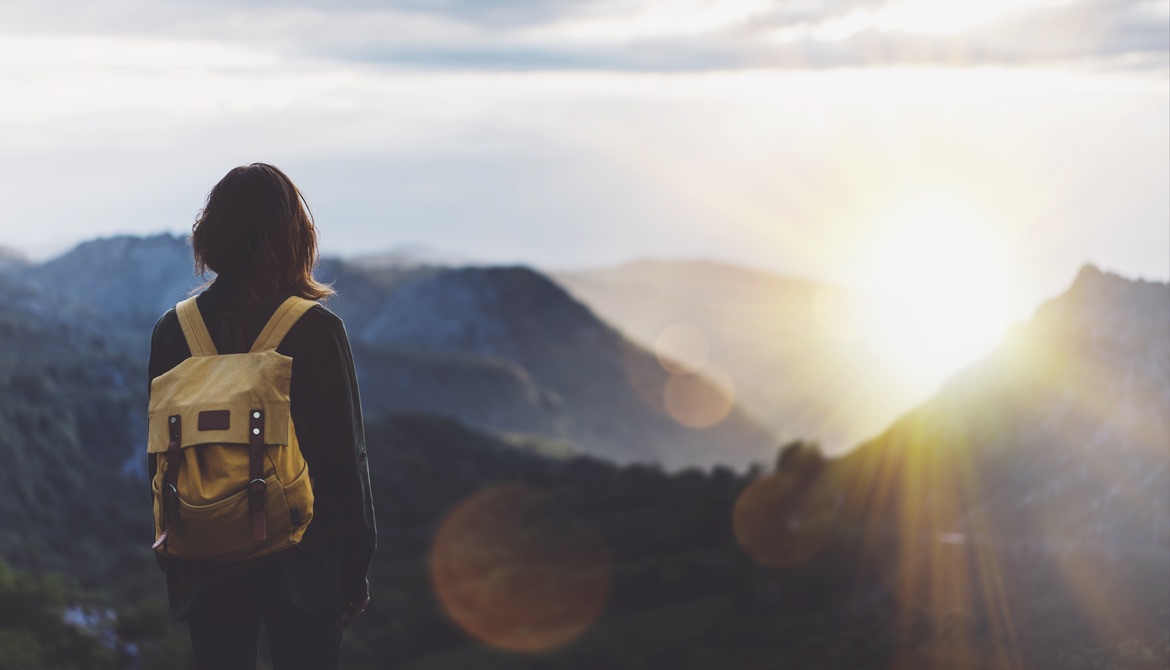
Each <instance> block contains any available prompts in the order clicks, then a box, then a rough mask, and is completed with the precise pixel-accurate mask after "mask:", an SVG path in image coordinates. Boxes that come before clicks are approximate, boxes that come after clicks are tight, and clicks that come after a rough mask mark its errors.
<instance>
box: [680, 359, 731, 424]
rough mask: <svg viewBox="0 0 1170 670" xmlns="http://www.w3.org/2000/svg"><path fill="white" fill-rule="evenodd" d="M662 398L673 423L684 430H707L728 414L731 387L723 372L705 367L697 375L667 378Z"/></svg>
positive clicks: (710, 365) (708, 366) (725, 373)
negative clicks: (676, 423)
mask: <svg viewBox="0 0 1170 670" xmlns="http://www.w3.org/2000/svg"><path fill="white" fill-rule="evenodd" d="M662 397H663V401H664V403H665V404H666V411H667V412H669V413H670V416H671V417H672V418H673V419H674V420H675V421H677V422H679V423H681V424H682V425H684V426H687V427H688V428H710V427H711V426H714V425H716V424H718V423H719V422H721V421H723V420H724V419H725V418H727V415H728V414H730V413H731V408H732V407H733V406H734V405H735V385H734V383H733V382H732V380H731V375H730V374H729V373H728V372H727V371H726V370H724V369H723V368H721V367H719V366H718V365H715V364H712V363H708V364H707V366H706V367H704V368H703V369H702V370H701V371H700V372H699V373H698V374H676V375H671V377H670V379H668V380H667V381H666V388H664V389H663V391H662Z"/></svg>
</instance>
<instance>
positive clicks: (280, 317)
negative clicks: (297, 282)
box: [249, 295, 317, 354]
mask: <svg viewBox="0 0 1170 670" xmlns="http://www.w3.org/2000/svg"><path fill="white" fill-rule="evenodd" d="M316 304H317V303H316V302H314V301H312V300H306V299H305V298H301V297H299V296H295V295H294V296H290V297H289V298H288V300H285V301H284V302H283V303H281V304H280V307H277V308H276V312H275V313H274V314H273V315H272V318H271V319H269V320H268V323H267V324H265V326H264V330H262V331H260V335H259V336H258V337H257V338H256V341H255V342H254V343H253V344H252V348H251V349H250V350H249V353H253V354H255V353H258V352H261V351H273V350H275V349H276V348H277V347H278V346H280V342H281V341H282V340H283V339H284V336H285V335H287V334H288V331H289V330H290V329H291V328H292V327H293V324H295V323H296V322H297V319H299V318H301V315H303V314H304V313H305V312H307V311H309V310H310V309H312V308H313V306H314V305H316Z"/></svg>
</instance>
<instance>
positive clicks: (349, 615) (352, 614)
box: [341, 596, 370, 630]
mask: <svg viewBox="0 0 1170 670" xmlns="http://www.w3.org/2000/svg"><path fill="white" fill-rule="evenodd" d="M369 606H370V597H369V596H366V599H365V600H363V601H361V602H360V603H348V604H347V605H346V606H345V609H343V610H342V611H341V629H342V630H345V629H346V628H349V625H350V624H351V623H353V622H354V620H356V619H357V618H358V617H360V616H361V615H362V613H363V612H365V611H366V608H367V607H369Z"/></svg>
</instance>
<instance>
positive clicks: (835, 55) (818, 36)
mask: <svg viewBox="0 0 1170 670" xmlns="http://www.w3.org/2000/svg"><path fill="white" fill-rule="evenodd" d="M1168 21H1170V2H1168V1H1167V0H979V1H977V2H976V1H971V0H823V1H820V2H812V1H808V0H709V1H704V0H657V1H655V0H624V1H615V0H504V1H494V2H483V1H482V0H437V1H430V0H398V1H391V2H378V1H375V0H341V1H338V2H332V1H326V0H317V1H315V2H313V1H310V2H294V1H291V0H290V1H281V0H271V1H265V0H253V1H252V2H236V1H232V2H227V1H222V2H221V1H215V0H213V1H206V0H201V1H199V2H180V3H163V2H155V1H153V0H122V1H113V2H101V3H85V2H60V1H57V2H54V1H52V0H49V1H37V2H15V3H13V2H5V3H3V7H2V8H0V26H3V28H0V31H2V32H3V33H8V34H43V33H51V34H62V33H65V34H102V35H116V36H136V37H151V38H163V37H169V38H186V39H200V40H211V41H216V42H221V43H230V44H235V45H237V46H251V47H256V46H261V47H263V48H265V49H275V50H278V51H280V52H281V53H283V54H285V55H286V56H292V55H296V56H298V57H318V58H327V59H340V60H344V61H350V62H355V63H367V64H377V65H389V66H399V67H424V68H438V69H452V68H466V69H476V70H482V69H488V70H499V69H503V70H562V69H600V70H649V71H679V70H683V71H694V70H724V69H741V68H789V69H791V68H796V69H800V68H824V67H850V66H874V65H889V64H929V65H943V64H946V65H1020V64H1025V63H1045V64H1052V63H1076V64H1081V65H1085V64H1087V65H1091V66H1094V67H1107V68H1131V67H1136V68H1160V69H1164V68H1166V66H1167V62H1168V55H1167V54H1168V53H1170V30H1168V25H1170V24H1168Z"/></svg>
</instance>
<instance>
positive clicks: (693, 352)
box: [654, 323, 711, 375]
mask: <svg viewBox="0 0 1170 670" xmlns="http://www.w3.org/2000/svg"><path fill="white" fill-rule="evenodd" d="M654 353H655V355H656V356H658V364H659V365H661V366H662V368H663V369H664V370H666V371H667V372H672V373H674V374H684V375H685V374H694V373H696V372H698V371H699V370H702V369H703V366H704V365H706V364H707V359H708V357H709V356H710V354H711V345H710V343H709V342H708V341H707V333H706V332H704V331H703V329H702V328H700V327H698V326H696V325H695V324H693V323H674V324H671V325H669V326H667V327H666V328H663V329H662V332H661V333H660V334H659V335H658V339H657V340H656V341H655V343H654Z"/></svg>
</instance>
